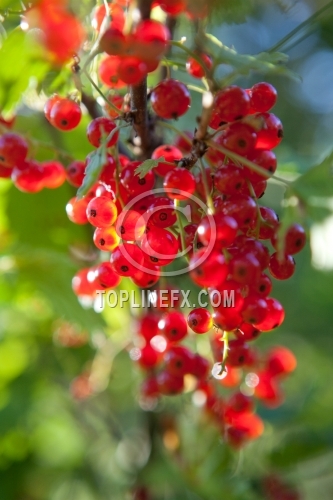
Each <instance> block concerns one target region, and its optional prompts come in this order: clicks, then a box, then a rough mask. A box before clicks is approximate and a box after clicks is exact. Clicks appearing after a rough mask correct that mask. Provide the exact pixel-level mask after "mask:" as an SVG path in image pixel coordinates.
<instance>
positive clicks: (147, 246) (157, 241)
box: [141, 226, 179, 266]
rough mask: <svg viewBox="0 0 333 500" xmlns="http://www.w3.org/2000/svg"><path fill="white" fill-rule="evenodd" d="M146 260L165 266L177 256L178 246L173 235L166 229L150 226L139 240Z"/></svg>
mask: <svg viewBox="0 0 333 500" xmlns="http://www.w3.org/2000/svg"><path fill="white" fill-rule="evenodd" d="M141 248H142V250H143V252H144V253H145V254H146V260H148V262H151V263H153V264H155V265H156V266H166V265H167V264H170V262H172V261H173V260H175V258H176V257H177V254H178V250H179V246H178V241H177V239H176V238H175V236H174V235H173V234H172V233H171V232H170V231H167V230H166V229H163V228H160V227H156V226H151V227H149V229H148V231H147V232H146V234H145V235H144V237H143V238H142V241H141Z"/></svg>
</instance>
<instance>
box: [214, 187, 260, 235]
mask: <svg viewBox="0 0 333 500" xmlns="http://www.w3.org/2000/svg"><path fill="white" fill-rule="evenodd" d="M214 205H215V208H216V212H217V213H219V212H221V213H223V214H224V215H229V216H230V217H233V218H234V219H235V220H236V222H237V224H238V226H239V229H242V230H243V229H247V228H248V227H249V226H250V227H251V226H254V225H255V223H256V219H257V205H256V203H255V201H254V200H253V199H252V198H251V197H250V196H246V195H231V196H230V197H229V198H228V199H227V200H225V201H224V200H221V199H216V201H214Z"/></svg>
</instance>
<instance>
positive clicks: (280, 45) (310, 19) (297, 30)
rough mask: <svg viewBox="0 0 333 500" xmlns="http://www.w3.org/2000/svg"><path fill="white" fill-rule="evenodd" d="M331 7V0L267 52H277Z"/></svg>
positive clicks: (332, 3) (332, 4) (332, 5)
mask: <svg viewBox="0 0 333 500" xmlns="http://www.w3.org/2000/svg"><path fill="white" fill-rule="evenodd" d="M331 7H333V1H331V2H329V3H328V4H326V5H324V7H322V8H321V9H319V10H317V12H315V13H314V14H312V16H310V17H308V19H306V20H305V21H303V22H302V23H301V24H299V25H298V26H296V28H294V29H293V30H291V31H290V32H289V33H288V34H287V35H286V36H285V37H283V38H282V39H281V40H279V41H278V42H277V43H276V44H275V45H273V47H271V48H270V49H269V50H268V51H267V52H276V51H278V50H280V49H281V47H283V45H284V44H285V43H286V42H288V41H289V40H290V39H291V38H293V37H294V36H295V35H297V33H299V31H301V30H302V29H303V28H306V27H307V26H310V25H311V24H313V23H314V22H315V21H316V20H317V19H318V17H320V16H321V15H322V14H324V13H325V12H326V11H328V10H329V9H330V8H331Z"/></svg>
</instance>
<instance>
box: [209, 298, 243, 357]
mask: <svg viewBox="0 0 333 500" xmlns="http://www.w3.org/2000/svg"><path fill="white" fill-rule="evenodd" d="M242 321H243V320H242V316H241V315H240V314H239V312H237V311H235V310H234V309H233V308H225V309H223V310H220V309H219V310H216V311H215V312H214V313H213V322H214V325H216V326H217V327H218V328H220V329H221V330H226V331H230V332H231V331H232V330H235V329H236V328H238V327H239V325H240V324H241V323H242ZM217 361H222V358H221V359H218V360H217Z"/></svg>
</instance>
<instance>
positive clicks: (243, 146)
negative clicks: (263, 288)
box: [222, 122, 257, 156]
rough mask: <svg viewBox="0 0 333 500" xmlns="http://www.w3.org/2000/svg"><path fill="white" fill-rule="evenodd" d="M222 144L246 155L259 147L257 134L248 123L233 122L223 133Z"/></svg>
mask: <svg viewBox="0 0 333 500" xmlns="http://www.w3.org/2000/svg"><path fill="white" fill-rule="evenodd" d="M222 144H223V146H224V147H225V148H227V149H229V150H230V151H233V152H234V153H237V154H239V155H242V156H246V155H248V154H250V153H251V152H252V151H254V149H255V147H257V134H256V131H255V130H254V129H253V128H252V127H251V126H250V125H247V124H246V123H241V122H236V123H232V124H231V125H229V127H228V129H227V130H226V131H225V133H224V135H223V139H222Z"/></svg>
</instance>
